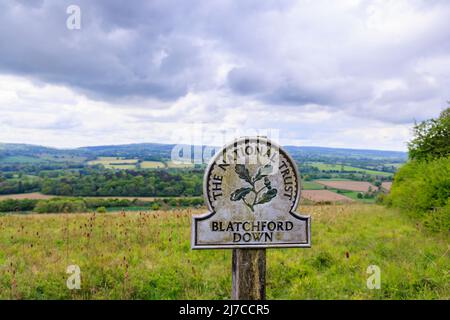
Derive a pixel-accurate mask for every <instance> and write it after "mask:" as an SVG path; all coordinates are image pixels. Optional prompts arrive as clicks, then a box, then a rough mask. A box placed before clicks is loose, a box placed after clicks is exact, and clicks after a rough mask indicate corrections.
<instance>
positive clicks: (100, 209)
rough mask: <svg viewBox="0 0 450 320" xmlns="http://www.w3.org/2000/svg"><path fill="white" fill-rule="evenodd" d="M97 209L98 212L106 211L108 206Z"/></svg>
mask: <svg viewBox="0 0 450 320" xmlns="http://www.w3.org/2000/svg"><path fill="white" fill-rule="evenodd" d="M95 211H97V213H106V208H105V207H98V208H97V209H96V210H95Z"/></svg>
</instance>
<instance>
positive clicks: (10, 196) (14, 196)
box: [0, 192, 57, 200]
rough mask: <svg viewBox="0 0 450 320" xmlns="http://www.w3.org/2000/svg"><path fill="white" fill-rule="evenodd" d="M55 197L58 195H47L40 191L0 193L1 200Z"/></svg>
mask: <svg viewBox="0 0 450 320" xmlns="http://www.w3.org/2000/svg"><path fill="white" fill-rule="evenodd" d="M55 197H57V196H51V195H46V194H42V193H39V192H32V193H20V194H2V195H0V200H6V199H15V200H21V199H33V200H45V199H51V198H55Z"/></svg>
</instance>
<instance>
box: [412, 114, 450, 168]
mask: <svg viewBox="0 0 450 320" xmlns="http://www.w3.org/2000/svg"><path fill="white" fill-rule="evenodd" d="M413 130H414V137H413V139H412V140H411V141H410V142H409V143H408V149H409V157H410V158H411V159H414V160H429V159H437V158H440V157H448V156H450V108H447V109H445V110H443V111H442V112H441V114H440V116H439V118H437V119H430V120H425V121H423V122H421V123H419V124H417V123H416V124H415V126H414V129H413Z"/></svg>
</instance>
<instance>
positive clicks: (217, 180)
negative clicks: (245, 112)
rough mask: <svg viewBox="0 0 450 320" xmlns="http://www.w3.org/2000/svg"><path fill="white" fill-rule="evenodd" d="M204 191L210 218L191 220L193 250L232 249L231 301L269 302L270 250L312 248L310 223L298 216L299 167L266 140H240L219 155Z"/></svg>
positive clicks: (204, 185) (196, 217)
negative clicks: (266, 295) (268, 250)
mask: <svg viewBox="0 0 450 320" xmlns="http://www.w3.org/2000/svg"><path fill="white" fill-rule="evenodd" d="M203 191H204V192H203V193H204V197H205V201H206V204H207V206H208V209H209V212H208V213H206V214H204V215H201V216H194V217H193V219H192V239H191V247H192V249H225V248H226V249H233V259H232V282H233V284H232V295H231V297H232V299H235V300H262V299H265V294H266V288H265V278H266V248H280V247H281V248H294V247H310V246H311V218H310V217H309V216H303V215H298V214H296V213H295V212H294V211H295V209H296V208H297V204H298V201H299V199H300V177H299V175H298V171H297V166H296V164H295V162H294V161H293V160H292V158H291V157H290V156H289V155H288V154H287V153H286V152H285V151H284V150H282V149H281V148H280V147H279V146H277V145H276V144H274V143H273V142H271V141H270V140H268V139H266V138H261V137H244V138H240V139H237V140H235V141H234V142H233V143H231V144H228V145H226V146H225V147H223V148H222V150H221V151H220V152H218V153H216V154H215V155H214V157H213V159H212V160H211V162H210V164H209V166H208V168H207V169H206V172H205V178H204V184H203Z"/></svg>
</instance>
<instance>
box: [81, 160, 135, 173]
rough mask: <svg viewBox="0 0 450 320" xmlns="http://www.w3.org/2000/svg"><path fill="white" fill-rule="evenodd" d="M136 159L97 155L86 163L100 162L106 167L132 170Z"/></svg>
mask: <svg viewBox="0 0 450 320" xmlns="http://www.w3.org/2000/svg"><path fill="white" fill-rule="evenodd" d="M137 163H138V159H123V158H120V157H98V158H97V159H95V160H91V161H88V165H91V166H93V165H96V164H101V165H103V166H104V167H105V168H107V169H121V170H127V169H129V170H132V169H136V164H137Z"/></svg>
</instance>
